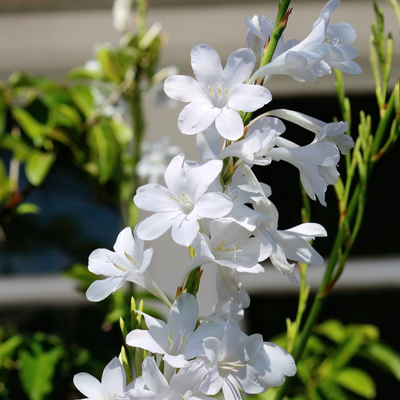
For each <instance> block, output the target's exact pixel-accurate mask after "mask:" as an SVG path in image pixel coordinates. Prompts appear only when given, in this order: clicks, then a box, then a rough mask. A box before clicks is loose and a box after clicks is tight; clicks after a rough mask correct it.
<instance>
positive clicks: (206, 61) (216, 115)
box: [164, 44, 272, 140]
mask: <svg viewBox="0 0 400 400" xmlns="http://www.w3.org/2000/svg"><path fill="white" fill-rule="evenodd" d="M255 60H256V58H255V55H254V53H253V52H252V51H251V50H250V49H245V48H243V49H239V50H236V51H234V52H233V53H232V54H231V55H230V56H229V58H228V61H227V64H226V67H225V69H222V65H221V59H220V57H219V55H218V53H217V52H216V51H215V50H214V49H213V48H212V47H211V46H209V45H206V44H201V45H197V46H195V47H194V48H193V49H192V52H191V63H192V68H193V72H194V74H195V76H196V79H197V80H196V79H194V78H192V77H189V76H180V75H177V76H172V77H169V78H167V80H166V81H165V85H164V89H165V92H166V93H167V95H168V96H170V97H171V98H173V99H175V100H179V101H183V102H189V103H190V104H188V105H187V106H186V107H185V108H184V109H183V110H182V112H181V114H180V115H179V120H178V127H179V129H180V131H181V132H182V133H186V134H196V133H199V132H202V131H204V130H205V129H207V128H208V127H209V126H210V125H211V124H212V123H213V122H214V121H215V127H216V129H217V131H218V132H219V134H220V135H221V136H222V137H224V138H226V139H229V140H237V139H239V138H240V137H241V136H242V135H243V128H244V126H243V121H242V118H241V117H240V115H239V113H238V111H245V112H246V111H255V110H257V109H259V108H261V107H262V106H264V105H265V104H267V103H269V102H270V101H271V98H272V97H271V93H270V92H269V91H268V90H267V89H265V88H263V87H262V86H259V85H248V84H244V83H243V82H244V81H245V80H246V79H247V78H248V77H249V76H250V74H251V72H252V70H253V68H254V64H255Z"/></svg>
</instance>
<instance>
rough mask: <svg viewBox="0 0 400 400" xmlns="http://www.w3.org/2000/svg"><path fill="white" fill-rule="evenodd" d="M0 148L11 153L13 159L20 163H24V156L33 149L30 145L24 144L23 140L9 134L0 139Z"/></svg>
mask: <svg viewBox="0 0 400 400" xmlns="http://www.w3.org/2000/svg"><path fill="white" fill-rule="evenodd" d="M0 148H3V149H7V150H10V151H12V153H13V157H15V158H16V159H18V161H21V162H23V161H25V159H26V156H27V155H28V154H29V152H30V151H32V149H34V148H33V147H32V145H29V144H27V143H26V141H25V140H24V138H22V137H17V136H11V135H9V134H8V135H5V136H3V137H2V138H0Z"/></svg>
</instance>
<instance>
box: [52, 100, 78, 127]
mask: <svg viewBox="0 0 400 400" xmlns="http://www.w3.org/2000/svg"><path fill="white" fill-rule="evenodd" d="M49 120H50V121H51V122H52V124H53V126H66V127H67V128H74V127H79V126H80V125H81V123H82V119H81V116H80V115H79V112H78V111H77V110H76V109H75V108H74V107H71V106H68V105H67V104H57V105H56V106H53V107H51V108H50V115H49Z"/></svg>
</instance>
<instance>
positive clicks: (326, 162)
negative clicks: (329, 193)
mask: <svg viewBox="0 0 400 400" xmlns="http://www.w3.org/2000/svg"><path fill="white" fill-rule="evenodd" d="M276 144H277V145H278V146H279V147H275V148H273V149H271V150H270V151H269V153H268V155H269V156H270V157H272V159H273V160H275V161H280V160H284V161H286V162H288V163H290V164H292V165H294V166H295V167H296V168H298V170H299V172H300V180H301V183H302V184H303V187H304V190H305V191H306V193H307V194H308V196H309V197H310V198H311V199H313V200H315V196H317V197H318V200H319V201H320V203H321V204H322V205H324V206H326V201H325V192H326V189H327V187H328V185H334V184H335V183H336V182H337V179H338V176H339V173H338V171H337V164H338V162H339V159H340V154H339V150H338V148H337V146H336V145H335V144H334V143H332V142H328V141H326V142H315V143H310V144H309V145H307V146H298V145H297V144H295V143H293V142H290V141H289V140H286V139H282V138H279V139H277V140H276Z"/></svg>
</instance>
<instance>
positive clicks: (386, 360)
mask: <svg viewBox="0 0 400 400" xmlns="http://www.w3.org/2000/svg"><path fill="white" fill-rule="evenodd" d="M365 353H366V356H367V357H368V358H369V359H370V360H371V361H374V362H376V363H378V364H379V365H381V366H385V367H386V368H388V369H389V370H390V371H391V372H393V375H394V376H395V377H396V378H397V379H398V380H400V354H399V353H398V352H397V351H395V350H394V349H393V348H391V347H390V346H388V345H386V344H384V343H369V344H368V345H367V346H365V348H364V352H363V355H364V354H365Z"/></svg>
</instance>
